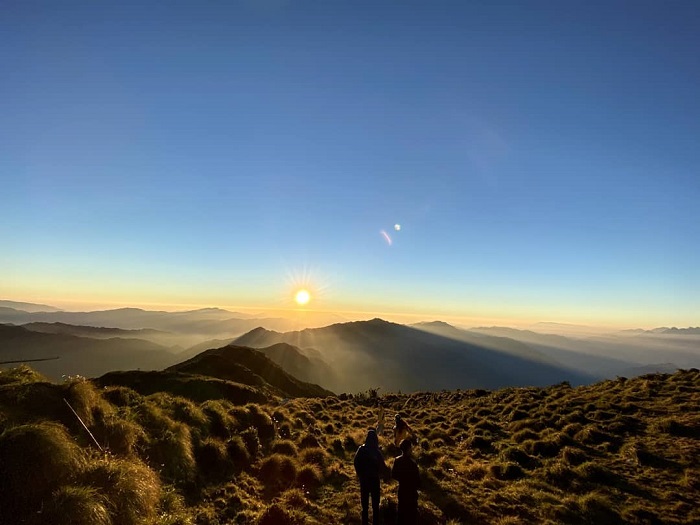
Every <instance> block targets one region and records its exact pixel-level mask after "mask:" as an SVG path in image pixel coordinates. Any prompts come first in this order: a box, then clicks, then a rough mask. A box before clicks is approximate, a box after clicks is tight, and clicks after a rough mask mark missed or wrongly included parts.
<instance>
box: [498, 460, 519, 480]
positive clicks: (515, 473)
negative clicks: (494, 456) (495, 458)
mask: <svg viewBox="0 0 700 525" xmlns="http://www.w3.org/2000/svg"><path fill="white" fill-rule="evenodd" d="M489 474H490V475H491V476H492V477H494V478H496V479H501V480H513V479H519V478H522V477H523V476H524V475H525V473H524V472H523V469H522V468H520V465H517V464H515V463H504V464H501V463H493V464H491V465H489Z"/></svg>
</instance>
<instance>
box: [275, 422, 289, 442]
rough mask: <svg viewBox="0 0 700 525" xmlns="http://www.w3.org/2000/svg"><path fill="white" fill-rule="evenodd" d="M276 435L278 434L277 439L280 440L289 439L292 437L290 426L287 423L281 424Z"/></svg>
mask: <svg viewBox="0 0 700 525" xmlns="http://www.w3.org/2000/svg"><path fill="white" fill-rule="evenodd" d="M277 433H278V434H279V437H280V438H282V439H289V438H291V437H292V425H290V424H289V423H288V422H284V423H282V424H281V425H280V426H279V428H278V430H277Z"/></svg>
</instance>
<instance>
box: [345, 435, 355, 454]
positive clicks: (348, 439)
mask: <svg viewBox="0 0 700 525" xmlns="http://www.w3.org/2000/svg"><path fill="white" fill-rule="evenodd" d="M343 445H344V446H345V450H347V451H348V452H355V451H356V450H357V447H358V445H357V442H356V441H355V439H354V438H353V437H352V436H349V435H348V436H345V439H344V440H343Z"/></svg>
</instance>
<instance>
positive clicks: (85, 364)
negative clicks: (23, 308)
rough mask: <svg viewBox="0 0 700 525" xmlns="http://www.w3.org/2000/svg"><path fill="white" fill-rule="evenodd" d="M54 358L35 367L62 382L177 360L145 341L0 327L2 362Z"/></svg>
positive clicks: (166, 350)
mask: <svg viewBox="0 0 700 525" xmlns="http://www.w3.org/2000/svg"><path fill="white" fill-rule="evenodd" d="M54 357H58V359H55V360H54V359H52V360H50V361H44V362H40V363H33V366H34V368H35V369H36V370H38V371H39V372H40V373H42V374H45V375H46V376H48V377H50V378H52V379H60V378H61V377H62V376H64V375H71V376H72V375H82V376H86V377H95V376H99V375H102V374H104V373H106V372H109V371H112V370H130V369H133V368H142V369H145V370H156V369H161V368H164V367H166V366H169V365H171V364H172V363H173V361H174V357H173V354H172V353H171V352H170V351H169V350H168V349H167V348H165V347H163V346H161V345H158V344H155V343H152V342H150V341H144V340H142V339H130V338H128V339H127V338H121V337H113V338H109V339H95V338H91V337H79V336H76V335H67V334H61V333H58V334H56V333H40V332H34V331H32V330H28V329H27V328H24V327H22V326H12V325H0V361H15V360H20V359H26V360H30V359H42V358H54Z"/></svg>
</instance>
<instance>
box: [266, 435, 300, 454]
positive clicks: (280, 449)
mask: <svg viewBox="0 0 700 525" xmlns="http://www.w3.org/2000/svg"><path fill="white" fill-rule="evenodd" d="M272 452H273V453H274V454H282V455H283V456H291V457H296V456H297V455H298V454H299V451H298V450H297V446H296V445H295V444H294V442H292V441H289V440H287V439H281V440H278V441H275V442H274V443H273V444H272Z"/></svg>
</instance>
